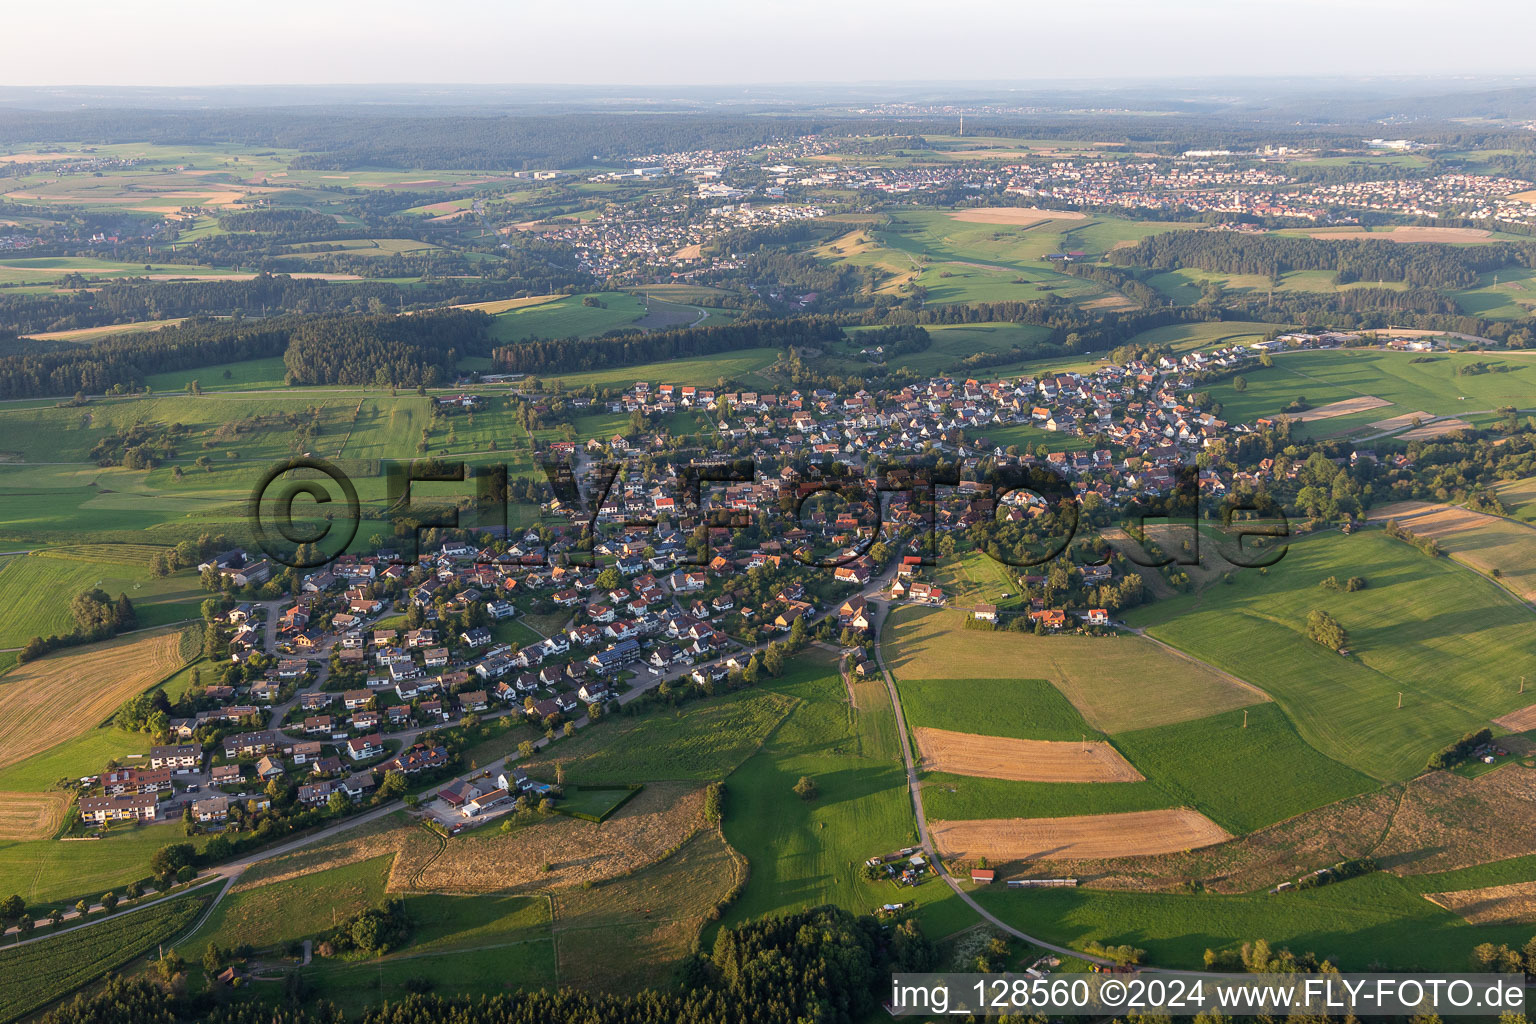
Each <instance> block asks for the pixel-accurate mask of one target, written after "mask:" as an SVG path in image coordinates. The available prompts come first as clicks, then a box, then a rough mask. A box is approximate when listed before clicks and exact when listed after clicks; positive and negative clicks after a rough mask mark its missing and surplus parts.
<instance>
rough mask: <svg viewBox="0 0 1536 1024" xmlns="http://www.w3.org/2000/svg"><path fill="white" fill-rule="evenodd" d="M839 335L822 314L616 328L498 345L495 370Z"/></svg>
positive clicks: (584, 366)
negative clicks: (600, 333) (636, 330)
mask: <svg viewBox="0 0 1536 1024" xmlns="http://www.w3.org/2000/svg"><path fill="white" fill-rule="evenodd" d="M843 338H844V334H843V329H842V328H841V327H840V326H838V324H837V323H836V322H835V321H834V320H832V319H830V318H828V317H797V318H794V319H786V320H747V321H743V322H738V323H733V324H723V325H720V326H717V327H682V328H677V329H674V330H669V331H651V332H649V333H646V334H640V333H626V332H620V333H616V334H609V335H604V336H602V337H597V338H558V339H552V340H549V341H525V342H519V343H518V344H516V345H503V346H498V347H497V348H495V349H493V350H492V352H491V359H492V361H493V362H494V363H495V364H496V368H497V369H498V370H500V371H503V372H510V373H537V374H549V373H571V372H576V371H581V370H596V369H602V368H605V367H614V366H636V365H639V364H641V363H656V362H664V361H667V360H672V359H686V358H690V357H694V356H706V355H714V354H717V353H720V352H735V351H739V350H741V349H748V348H779V349H787V348H789V347H790V346H792V345H793V346H806V345H809V346H813V347H815V346H821V345H826V344H830V343H832V342H835V341H841V340H842V339H843Z"/></svg>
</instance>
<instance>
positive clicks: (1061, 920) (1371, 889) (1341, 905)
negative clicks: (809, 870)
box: [976, 874, 1530, 971]
mask: <svg viewBox="0 0 1536 1024" xmlns="http://www.w3.org/2000/svg"><path fill="white" fill-rule="evenodd" d="M976 897H977V899H978V900H980V901H981V903H982V904H983V905H984V906H985V907H986V908H987V909H988V910H990V911H992V912H993V913H995V914H997V915H998V916H999V917H1001V918H1002V919H1003V920H1005V921H1007V922H1008V923H1009V924H1012V925H1014V926H1015V927H1018V928H1022V929H1024V930H1025V931H1029V932H1031V933H1032V934H1037V935H1040V936H1041V937H1042V938H1047V939H1050V940H1052V941H1055V942H1060V943H1064V944H1069V945H1074V946H1078V947H1079V948H1080V947H1081V945H1082V944H1083V943H1085V942H1087V941H1089V940H1091V939H1096V940H1098V941H1099V942H1103V943H1109V944H1120V943H1129V944H1131V945H1133V946H1136V947H1138V948H1141V949H1145V950H1146V951H1147V956H1148V959H1149V960H1150V961H1151V962H1153V963H1157V964H1159V965H1162V966H1168V967H1182V968H1187V969H1199V968H1200V967H1201V966H1202V957H1203V955H1204V953H1205V950H1206V949H1217V950H1222V949H1236V948H1237V947H1238V946H1240V945H1241V944H1242V943H1244V942H1250V941H1252V940H1254V939H1256V938H1264V939H1266V940H1268V941H1269V943H1270V944H1271V945H1272V946H1274V947H1275V948H1277V949H1278V948H1289V949H1291V950H1292V951H1295V952H1315V953H1316V954H1317V955H1318V957H1319V958H1323V957H1326V958H1327V959H1329V960H1330V961H1332V962H1333V963H1334V964H1336V965H1337V966H1339V967H1340V968H1342V969H1343V970H1357V971H1358V970H1367V969H1373V968H1372V965H1375V964H1381V965H1383V966H1385V967H1386V968H1387V969H1391V970H1414V969H1432V968H1435V967H1440V968H1443V967H1444V966H1445V965H1447V964H1463V963H1465V962H1466V960H1467V956H1468V954H1469V952H1470V951H1471V948H1472V947H1473V946H1475V945H1477V944H1478V943H1480V942H1494V943H1500V942H1505V943H1510V944H1512V945H1516V946H1518V945H1520V944H1523V943H1524V942H1525V940H1526V939H1527V938H1529V937H1530V936H1529V932H1530V928H1529V926H1522V927H1500V926H1484V927H1473V926H1472V925H1469V924H1467V923H1466V922H1465V921H1463V920H1462V919H1461V918H1460V917H1458V916H1457V915H1455V914H1453V913H1451V912H1450V911H1448V910H1445V909H1442V908H1440V907H1437V906H1435V905H1434V904H1432V903H1430V902H1429V901H1428V900H1425V899H1424V898H1422V897H1421V896H1420V895H1419V894H1418V893H1417V892H1416V891H1414V890H1413V889H1412V888H1410V887H1409V886H1408V885H1406V884H1405V883H1404V882H1403V881H1402V880H1400V879H1397V878H1394V877H1393V876H1391V875H1386V874H1373V875H1366V876H1364V877H1362V878H1355V879H1350V880H1349V881H1346V882H1338V883H1335V884H1333V885H1328V886H1323V887H1321V888H1318V889H1311V890H1303V891H1297V892H1289V893H1282V894H1280V895H1278V896H1267V895H1265V894H1264V893H1262V892H1260V893H1255V894H1249V895H1233V896H1218V895H1200V894H1188V895H1186V894H1174V893H1133V892H1106V891H1100V890H1093V889H1039V890H1006V889H1003V888H1002V887H1000V886H991V887H988V888H984V889H982V890H980V891H978V892H977V894H976Z"/></svg>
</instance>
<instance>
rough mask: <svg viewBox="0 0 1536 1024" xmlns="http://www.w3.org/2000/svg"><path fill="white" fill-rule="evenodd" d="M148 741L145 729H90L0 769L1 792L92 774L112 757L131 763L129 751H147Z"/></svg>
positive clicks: (35, 788)
mask: <svg viewBox="0 0 1536 1024" xmlns="http://www.w3.org/2000/svg"><path fill="white" fill-rule="evenodd" d="M0 685H3V684H0ZM151 745H152V741H151V740H150V738H149V736H148V735H147V734H145V733H141V732H128V731H126V730H124V729H115V728H110V729H91V730H89V731H88V732H84V733H81V734H80V735H79V736H76V737H75V738H74V739H71V740H65V741H64V742H63V743H60V744H59V745H58V746H55V747H51V748H49V749H48V750H45V751H43V752H42V753H41V754H34V755H33V756H32V757H29V758H27V759H26V760H25V761H19V762H17V763H16V764H13V765H10V766H9V767H7V768H5V769H4V770H0V792H10V793H17V792H22V793H40V792H42V791H43V790H46V789H51V788H52V787H53V784H54V783H55V782H57V781H58V780H59V779H76V778H79V777H80V776H82V775H95V774H96V773H97V772H99V771H101V770H102V769H103V768H104V767H106V764H107V762H108V761H109V760H111V759H112V758H117V759H118V760H120V761H123V762H124V763H127V764H132V763H133V762H132V761H130V760H128V758H129V757H130V755H133V754H147V753H149V748H150V746H151Z"/></svg>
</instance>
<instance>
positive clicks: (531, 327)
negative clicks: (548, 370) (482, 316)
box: [491, 292, 646, 345]
mask: <svg viewBox="0 0 1536 1024" xmlns="http://www.w3.org/2000/svg"><path fill="white" fill-rule="evenodd" d="M587 297H588V296H583V295H571V296H567V297H566V298H563V299H556V300H555V301H554V302H541V303H539V304H538V305H536V306H526V307H524V308H522V309H512V310H508V311H507V312H505V313H498V314H497V315H496V317H495V319H494V322H493V323H492V325H491V336H492V337H493V338H495V339H496V341H498V342H500V343H501V344H504V345H510V344H515V343H517V342H519V341H526V340H528V339H530V338H590V337H595V336H596V335H599V334H604V333H606V332H608V331H611V330H614V329H615V328H619V327H626V326H628V325H630V324H632V323H634V322H635V321H636V320H639V319H641V318H642V317H644V316H645V315H646V309H645V304H644V303H642V302H641V301H640V300H639V299H637V298H636V297H635V296H633V295H630V294H629V293H627V292H596V293H594V295H593V296H591V297H593V298H595V299H596V300H597V301H598V302H601V303H603V305H604V306H606V307H607V308H602V307H598V306H587V305H583V302H582V300H583V299H584V298H587Z"/></svg>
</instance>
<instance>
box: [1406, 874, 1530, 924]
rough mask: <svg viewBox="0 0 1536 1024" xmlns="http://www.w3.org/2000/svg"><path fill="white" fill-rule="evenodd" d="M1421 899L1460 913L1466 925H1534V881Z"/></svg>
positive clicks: (1437, 894)
mask: <svg viewBox="0 0 1536 1024" xmlns="http://www.w3.org/2000/svg"><path fill="white" fill-rule="evenodd" d="M1424 898H1425V899H1427V900H1429V902H1431V903H1434V904H1437V905H1439V906H1442V907H1444V908H1445V909H1446V910H1449V911H1450V912H1451V913H1453V914H1459V915H1460V916H1461V917H1462V918H1464V919H1465V920H1466V921H1467V923H1468V924H1532V923H1536V882H1516V883H1514V884H1513V885H1490V886H1488V887H1487V888H1485V889H1463V890H1461V891H1460V892H1437V893H1431V894H1429V895H1427V896H1425V897H1424Z"/></svg>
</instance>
